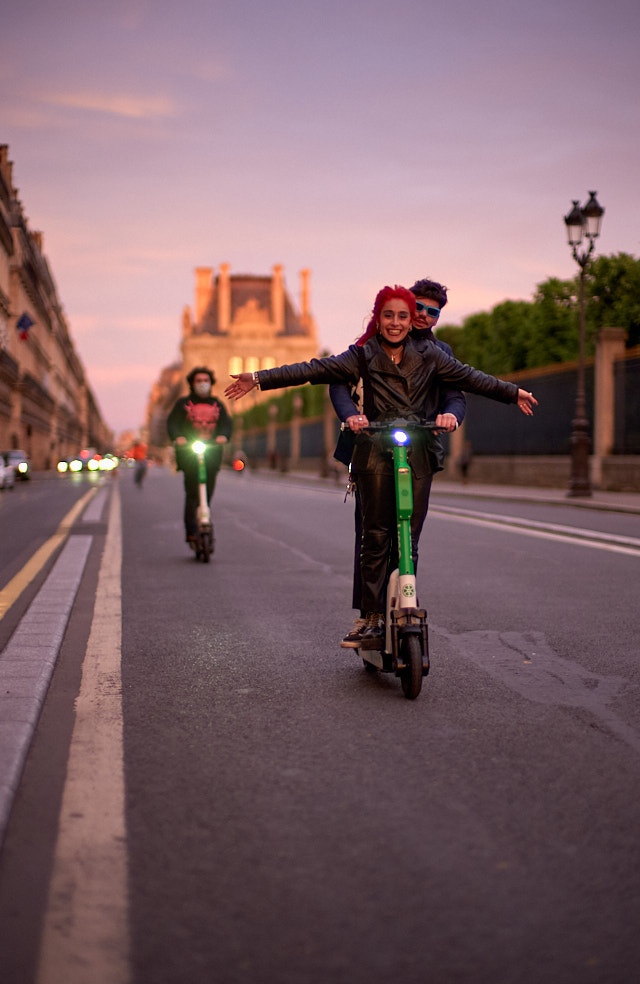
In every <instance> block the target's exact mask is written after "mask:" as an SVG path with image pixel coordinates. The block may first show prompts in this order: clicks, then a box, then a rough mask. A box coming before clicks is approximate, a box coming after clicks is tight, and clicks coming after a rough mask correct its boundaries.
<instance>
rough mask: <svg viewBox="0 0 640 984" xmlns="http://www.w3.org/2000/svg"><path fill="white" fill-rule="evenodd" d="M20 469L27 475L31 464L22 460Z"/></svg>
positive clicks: (22, 473) (21, 472)
mask: <svg viewBox="0 0 640 984" xmlns="http://www.w3.org/2000/svg"><path fill="white" fill-rule="evenodd" d="M18 471H19V472H20V474H21V475H25V474H26V472H28V471H29V465H28V464H27V462H26V461H21V462H20V464H19V465H18Z"/></svg>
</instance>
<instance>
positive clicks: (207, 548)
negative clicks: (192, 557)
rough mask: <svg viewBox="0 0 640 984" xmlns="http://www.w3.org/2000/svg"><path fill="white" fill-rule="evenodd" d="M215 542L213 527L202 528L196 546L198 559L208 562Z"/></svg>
mask: <svg viewBox="0 0 640 984" xmlns="http://www.w3.org/2000/svg"><path fill="white" fill-rule="evenodd" d="M213 544H214V540H213V529H208V530H207V529H204V530H200V532H199V533H198V540H197V547H196V560H201V561H202V562H203V563H205V564H208V563H209V558H210V556H211V554H212V553H213Z"/></svg>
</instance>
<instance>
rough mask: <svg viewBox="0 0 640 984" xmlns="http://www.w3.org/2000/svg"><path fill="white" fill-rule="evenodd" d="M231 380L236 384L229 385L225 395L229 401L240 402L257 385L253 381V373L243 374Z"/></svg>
mask: <svg viewBox="0 0 640 984" xmlns="http://www.w3.org/2000/svg"><path fill="white" fill-rule="evenodd" d="M231 378H232V379H234V380H235V382H233V383H229V385H228V386H227V388H226V390H225V391H224V395H225V396H226V397H227V399H228V400H240V399H241V398H242V397H243V396H245V395H246V394H247V393H250V392H251V390H252V389H253V388H254V386H255V385H256V384H255V383H254V381H253V373H251V372H241V373H238V375H237V376H232V377H231Z"/></svg>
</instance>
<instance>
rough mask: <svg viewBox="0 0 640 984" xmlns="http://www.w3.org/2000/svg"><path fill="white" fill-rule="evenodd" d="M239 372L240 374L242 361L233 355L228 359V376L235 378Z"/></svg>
mask: <svg viewBox="0 0 640 984" xmlns="http://www.w3.org/2000/svg"><path fill="white" fill-rule="evenodd" d="M239 372H242V359H241V358H240V356H239V355H233V356H232V357H231V358H230V359H229V375H230V376H237V375H238V373H239Z"/></svg>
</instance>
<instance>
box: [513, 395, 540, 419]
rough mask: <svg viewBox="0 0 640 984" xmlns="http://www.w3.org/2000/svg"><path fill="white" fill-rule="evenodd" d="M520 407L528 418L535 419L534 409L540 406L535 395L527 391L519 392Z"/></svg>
mask: <svg viewBox="0 0 640 984" xmlns="http://www.w3.org/2000/svg"><path fill="white" fill-rule="evenodd" d="M518 406H519V407H520V409H521V410H522V412H523V413H524V414H526V415H527V417H533V408H534V407H537V406H538V401H537V400H536V398H535V396H534V395H533V393H529V392H527V390H522V389H519V390H518Z"/></svg>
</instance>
